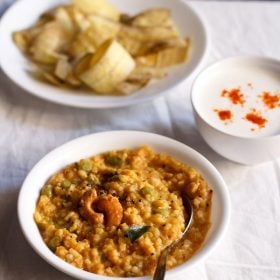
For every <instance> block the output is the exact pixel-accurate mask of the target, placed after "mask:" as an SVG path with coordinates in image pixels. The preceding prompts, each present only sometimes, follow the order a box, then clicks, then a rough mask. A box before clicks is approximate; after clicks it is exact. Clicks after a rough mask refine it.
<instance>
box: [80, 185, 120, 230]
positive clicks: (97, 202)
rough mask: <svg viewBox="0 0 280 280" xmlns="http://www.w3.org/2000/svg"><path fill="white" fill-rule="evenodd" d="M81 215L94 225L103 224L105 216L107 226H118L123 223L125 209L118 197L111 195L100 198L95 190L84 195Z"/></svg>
mask: <svg viewBox="0 0 280 280" xmlns="http://www.w3.org/2000/svg"><path fill="white" fill-rule="evenodd" d="M94 209H95V210H96V211H98V212H100V213H98V212H96V211H95V210H94ZM80 213H81V215H82V216H83V217H85V218H86V219H88V220H89V221H90V222H91V223H92V224H103V223H104V216H105V224H106V226H118V225H119V224H120V223H121V221H122V217H123V208H122V205H121V203H120V202H119V200H118V199H117V198H116V197H114V196H112V195H110V194H109V195H105V196H99V197H98V196H97V193H96V190H95V189H93V190H89V191H87V192H85V193H84V195H83V197H82V199H81V209H80Z"/></svg>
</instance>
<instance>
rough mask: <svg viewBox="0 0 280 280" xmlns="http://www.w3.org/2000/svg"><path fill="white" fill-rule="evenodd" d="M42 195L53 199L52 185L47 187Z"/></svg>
mask: <svg viewBox="0 0 280 280" xmlns="http://www.w3.org/2000/svg"><path fill="white" fill-rule="evenodd" d="M41 194H42V195H46V196H47V197H52V195H53V191H52V185H46V186H45V187H43V188H42V190H41Z"/></svg>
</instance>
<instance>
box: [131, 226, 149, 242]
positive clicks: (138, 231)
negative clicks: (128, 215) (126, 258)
mask: <svg viewBox="0 0 280 280" xmlns="http://www.w3.org/2000/svg"><path fill="white" fill-rule="evenodd" d="M149 228H150V227H149V226H137V225H135V226H132V227H130V228H129V229H128V231H127V237H128V239H129V240H130V242H131V243H134V242H135V241H136V240H137V239H138V238H140V237H141V236H142V235H143V234H144V233H146V232H147V231H148V230H149Z"/></svg>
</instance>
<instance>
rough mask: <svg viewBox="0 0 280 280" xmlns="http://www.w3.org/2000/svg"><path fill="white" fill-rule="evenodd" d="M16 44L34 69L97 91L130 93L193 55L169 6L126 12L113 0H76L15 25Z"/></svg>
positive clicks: (51, 80) (66, 83) (44, 75)
mask: <svg viewBox="0 0 280 280" xmlns="http://www.w3.org/2000/svg"><path fill="white" fill-rule="evenodd" d="M12 38H13V41H14V43H15V44H16V45H17V47H18V48H19V49H20V50H21V51H22V52H23V53H24V54H25V55H26V56H27V57H28V58H30V60H31V61H32V62H33V63H35V66H36V67H35V70H34V73H33V74H34V75H33V76H35V77H37V78H39V79H42V80H44V81H46V82H48V83H51V84H53V85H55V86H58V87H70V88H82V87H85V86H87V87H88V88H90V89H92V91H93V92H95V93H98V94H103V95H105V94H110V95H111V94H115V95H127V94H131V93H133V92H136V91H138V90H140V89H141V88H143V87H145V86H148V85H149V83H150V81H151V80H154V79H163V78H164V77H165V76H166V75H167V72H168V69H169V68H170V67H172V66H174V65H177V64H180V63H184V62H186V61H187V59H188V55H189V50H190V45H191V44H190V39H183V38H182V37H181V36H180V33H179V31H178V29H177V27H176V25H175V23H174V22H173V20H172V18H171V12H170V10H169V9H166V8H153V9H148V10H145V11H142V12H141V13H139V14H137V15H129V14H125V13H121V12H120V11H119V10H118V9H116V8H115V7H114V6H113V5H111V4H110V3H109V2H108V0H72V4H69V5H61V6H58V7H54V8H52V9H51V10H49V11H46V12H45V13H44V14H42V15H41V16H40V18H39V20H38V21H37V22H36V23H35V24H34V25H33V26H31V27H30V28H27V29H25V30H22V31H16V32H14V33H13V34H12Z"/></svg>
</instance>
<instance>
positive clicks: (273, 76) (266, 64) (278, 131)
mask: <svg viewBox="0 0 280 280" xmlns="http://www.w3.org/2000/svg"><path fill="white" fill-rule="evenodd" d="M279 65H280V64H279V63H276V62H275V61H274V60H269V59H267V60H265V61H264V60H256V59H250V58H246V59H242V60H231V59H229V60H225V61H222V62H220V63H217V64H215V65H213V66H211V67H209V68H208V69H207V70H206V71H204V72H203V73H202V74H201V75H200V76H199V78H198V79H197V81H196V83H195V96H193V103H194V104H193V105H194V106H195V108H196V111H197V112H198V113H199V115H200V116H201V117H202V118H203V119H204V120H205V121H207V122H208V124H210V125H211V126H212V127H214V128H216V129H218V130H221V131H223V132H225V133H228V134H231V135H235V136H241V137H250V138H255V137H268V136H275V135H280V66H279Z"/></svg>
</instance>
